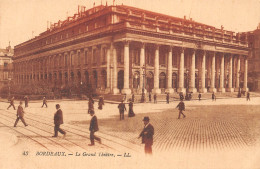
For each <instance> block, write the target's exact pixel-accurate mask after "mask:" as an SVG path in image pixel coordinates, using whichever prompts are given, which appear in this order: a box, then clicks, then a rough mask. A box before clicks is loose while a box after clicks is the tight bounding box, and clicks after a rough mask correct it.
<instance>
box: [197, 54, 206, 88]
mask: <svg viewBox="0 0 260 169" xmlns="http://www.w3.org/2000/svg"><path fill="white" fill-rule="evenodd" d="M206 53H207V52H206V51H203V52H202V58H201V74H200V75H201V77H200V78H201V88H200V89H199V92H201V93H207V89H206V88H205V75H206Z"/></svg>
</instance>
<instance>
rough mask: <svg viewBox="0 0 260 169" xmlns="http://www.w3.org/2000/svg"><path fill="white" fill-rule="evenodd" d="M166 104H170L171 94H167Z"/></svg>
mask: <svg viewBox="0 0 260 169" xmlns="http://www.w3.org/2000/svg"><path fill="white" fill-rule="evenodd" d="M166 103H167V104H169V103H170V95H169V93H167V94H166Z"/></svg>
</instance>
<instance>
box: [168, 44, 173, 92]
mask: <svg viewBox="0 0 260 169" xmlns="http://www.w3.org/2000/svg"><path fill="white" fill-rule="evenodd" d="M168 50H169V53H168V65H167V89H166V92H168V93H173V92H174V90H173V88H172V47H171V46H169V49H168Z"/></svg>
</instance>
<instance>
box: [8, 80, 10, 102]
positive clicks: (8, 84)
mask: <svg viewBox="0 0 260 169" xmlns="http://www.w3.org/2000/svg"><path fill="white" fill-rule="evenodd" d="M10 82H11V78H10V77H8V98H10Z"/></svg>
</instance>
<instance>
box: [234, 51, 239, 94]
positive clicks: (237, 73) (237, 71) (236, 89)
mask: <svg viewBox="0 0 260 169" xmlns="http://www.w3.org/2000/svg"><path fill="white" fill-rule="evenodd" d="M236 78H237V79H236V88H235V91H236V92H238V91H239V88H240V85H239V79H240V56H239V55H238V57H237V68H236Z"/></svg>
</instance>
